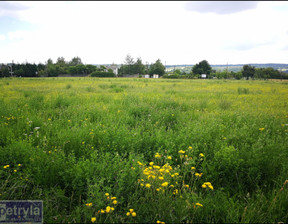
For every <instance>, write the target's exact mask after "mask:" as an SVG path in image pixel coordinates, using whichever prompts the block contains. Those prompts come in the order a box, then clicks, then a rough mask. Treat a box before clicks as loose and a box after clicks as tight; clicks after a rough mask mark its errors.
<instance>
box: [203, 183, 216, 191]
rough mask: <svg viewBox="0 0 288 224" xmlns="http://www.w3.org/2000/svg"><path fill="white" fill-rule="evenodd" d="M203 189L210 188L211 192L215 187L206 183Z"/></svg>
mask: <svg viewBox="0 0 288 224" xmlns="http://www.w3.org/2000/svg"><path fill="white" fill-rule="evenodd" d="M202 187H203V188H206V187H208V188H210V189H211V190H213V189H214V188H213V186H212V184H211V183H210V182H205V183H204V184H202Z"/></svg>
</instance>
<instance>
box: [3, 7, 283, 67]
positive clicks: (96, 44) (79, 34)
mask: <svg viewBox="0 0 288 224" xmlns="http://www.w3.org/2000/svg"><path fill="white" fill-rule="evenodd" d="M287 21H288V2H285V1H278V2H277V1H268V2H267V1H258V2H257V1H243V2H240V1H231V2H229V1H223V2H221V1H212V2H209V1H201V2H200V1H199V2H196V1H191V2H188V1H184V2H182V1H167V2H165V1H159V2H158V1H134V2H133V1H127V2H125V1H115V2H113V1H103V2H101V1H87V2H83V1H71V2H69V1H63V2H61V1H51V2H49V1H38V2H37V1H33V2H32V1H31V2H28V1H24V2H17V1H9V2H5V1H1V2H0V63H10V62H11V61H12V60H14V62H15V63H17V62H18V63H23V62H26V61H27V62H30V63H34V62H35V63H39V62H41V63H45V62H46V61H47V60H48V59H49V58H51V59H52V60H53V61H54V62H55V61H56V60H57V58H58V57H64V58H65V60H66V61H69V60H71V59H72V58H73V57H75V56H78V57H80V58H81V59H82V62H84V63H86V64H111V63H113V62H114V63H116V64H121V63H123V62H124V60H125V57H126V55H127V54H130V55H131V56H132V57H133V58H134V59H135V60H136V58H138V57H141V59H142V61H143V63H146V62H148V63H154V62H155V61H156V60H157V59H160V60H161V61H162V63H163V64H165V63H166V64H167V65H173V64H195V63H198V62H200V61H201V60H204V59H205V60H207V61H208V62H209V63H210V64H226V63H229V64H246V63H247V64H248V63H288V22H287Z"/></svg>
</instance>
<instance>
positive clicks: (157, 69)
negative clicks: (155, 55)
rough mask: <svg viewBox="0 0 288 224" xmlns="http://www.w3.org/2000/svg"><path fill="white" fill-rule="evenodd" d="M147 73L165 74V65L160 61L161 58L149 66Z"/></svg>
mask: <svg viewBox="0 0 288 224" xmlns="http://www.w3.org/2000/svg"><path fill="white" fill-rule="evenodd" d="M149 74H150V75H153V74H158V75H159V76H162V75H164V74H165V66H164V65H163V64H162V63H161V60H160V59H158V60H157V61H156V62H155V63H154V64H152V65H151V66H150V68H149Z"/></svg>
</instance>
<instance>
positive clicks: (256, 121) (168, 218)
mask: <svg viewBox="0 0 288 224" xmlns="http://www.w3.org/2000/svg"><path fill="white" fill-rule="evenodd" d="M0 88H1V91H0V165H1V167H0V180H1V181H0V200H16V199H17V200H26V199H31V200H43V204H44V222H45V223H61V222H65V223H68V222H69V223H80V222H81V223H83V222H84V223H86V222H88V223H89V222H95V223H112V222H114V223H115V222H116V223H119V222H122V223H127V222H129V223H134V222H135V223H143V222H144V223H151V222H152V223H160V222H165V223H191V222H196V223H197V222H209V223H212V222H213V223H215V222H221V223H223V222H225V223H228V222H229V223H239V222H242V223H263V222H266V223H267V222H271V223H272V222H273V223H274V222H286V223H287V222H288V147H287V146H288V143H287V142H288V83H287V82H274V81H246V80H239V81H236V80H164V79H128V78H127V79H124V78H118V79H117V78H114V79H113V78H111V79H110V78H102V79H101V78H86V77H85V78H34V79H33V78H27V79H26V78H3V79H0ZM132 209H133V210H132Z"/></svg>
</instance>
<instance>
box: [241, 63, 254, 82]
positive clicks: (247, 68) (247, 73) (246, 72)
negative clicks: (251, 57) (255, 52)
mask: <svg viewBox="0 0 288 224" xmlns="http://www.w3.org/2000/svg"><path fill="white" fill-rule="evenodd" d="M254 74H255V67H254V66H251V65H243V68H242V75H243V77H246V79H247V80H248V79H249V77H251V78H253V77H254Z"/></svg>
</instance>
